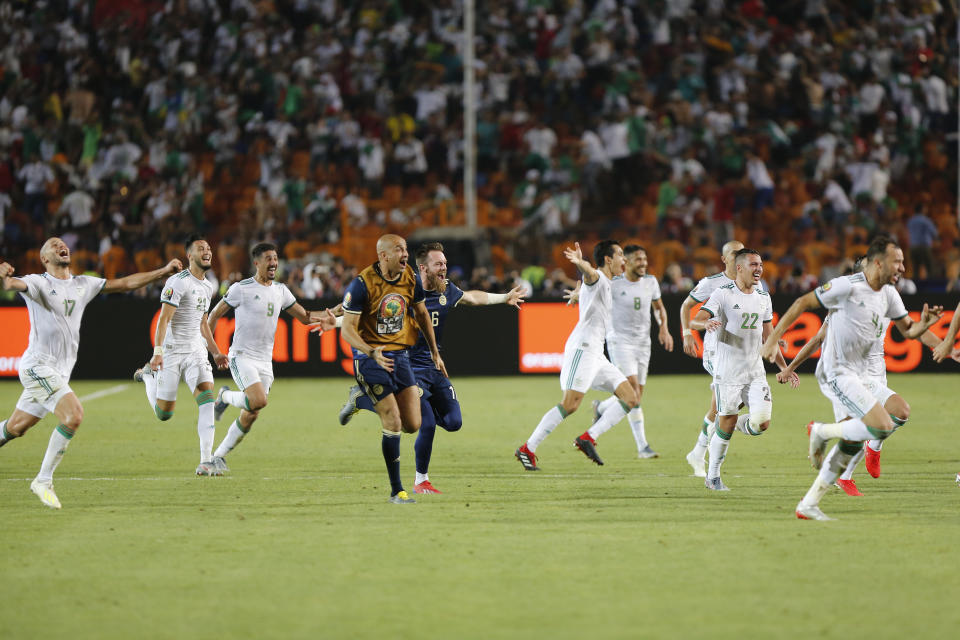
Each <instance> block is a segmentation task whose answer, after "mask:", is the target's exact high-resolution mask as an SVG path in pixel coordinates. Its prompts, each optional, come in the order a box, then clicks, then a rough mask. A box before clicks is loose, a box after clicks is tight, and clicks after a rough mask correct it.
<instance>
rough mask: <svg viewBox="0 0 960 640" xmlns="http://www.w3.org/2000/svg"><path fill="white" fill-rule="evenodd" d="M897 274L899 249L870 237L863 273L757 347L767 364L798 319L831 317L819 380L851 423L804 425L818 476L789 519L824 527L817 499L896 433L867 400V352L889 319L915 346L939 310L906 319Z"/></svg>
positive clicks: (799, 305)
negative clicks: (874, 443)
mask: <svg viewBox="0 0 960 640" xmlns="http://www.w3.org/2000/svg"><path fill="white" fill-rule="evenodd" d="M903 272H904V267H903V251H902V250H901V249H900V247H898V246H897V244H896V243H895V242H894V241H893V240H891V239H890V238H888V237H883V236H881V237H878V238H875V239H874V240H873V241H872V242H871V243H870V247H869V248H868V249H867V257H866V266H865V267H864V270H863V272H862V273H855V274H853V275H849V276H840V277H838V278H834V279H833V280H831V281H829V282H827V283H826V284H824V285H822V286H820V287H818V288H817V289H815V290H814V291H811V292H809V293H807V294H804V295H803V296H801V297H800V298H798V299H797V300H796V301H795V302H794V303H793V304H792V305H790V309H789V310H787V313H786V314H784V316H783V318H782V319H781V321H780V324H779V325H778V326H777V328H776V329H775V330H774V331H773V333H771V334H770V336H769V337H768V338H767V340H766V342H765V343H764V345H763V356H764V357H765V358H767V359H770V358H773V357H774V356H775V355H777V354H779V351H780V350H779V346H778V345H777V340H779V339H780V337H781V336H782V335H783V333H784V332H786V330H787V329H788V328H789V327H790V325H792V324H793V323H794V322H796V320H797V318H799V317H800V314H801V313H803V312H804V311H809V310H812V309H815V308H817V307H818V306H822V307H825V308H826V309H828V310H830V311H833V317H832V318H831V319H830V329H829V330H828V331H827V334H826V338H825V339H824V345H823V353H822V355H821V356H820V359H821V361H822V362H823V379H824V380H825V381H826V386H827V388H828V390H829V398H830V400H831V402H834V403H838V404H842V405H843V406H844V407H845V408H846V413H847V415H849V416H850V419H849V420H843V421H838V422H832V423H821V422H810V423H809V424H808V425H807V433H808V437H809V445H808V455H809V457H810V461H811V463H812V464H813V466H814V468H815V469H817V470H818V471H819V473H818V474H817V477H816V479H815V480H814V481H813V485H812V486H811V487H810V490H809V491H807V493H806V495H805V496H804V497H803V499H801V500H800V502H799V504H797V509H796V516H797V517H798V518H800V519H803V520H831V519H832V518H830V517H828V516H827V515H826V514H824V513H823V511H821V510H820V500H821V499H822V498H823V496H824V495H826V494H827V492H828V491H829V490H830V487H831V486H832V485H833V483H834V482H835V481H836V480H837V478H838V477H839V476H840V474H841V473H842V472H843V470H844V469H846V468H847V465H848V464H849V463H850V460H851V458H853V456H854V455H856V453H857V452H858V451H859V450H860V449H861V448H862V447H863V443H864V442H866V441H868V440H884V439H886V438H887V437H888V436H889V435H890V434H891V433H893V430H894V429H895V427H896V425H895V423H894V421H893V419H892V418H891V417H890V414H889V413H888V412H887V411H886V410H885V409H884V407H883V405H882V404H880V402H878V401H877V398H876V397H875V396H874V394H873V393H871V391H870V389H869V386H868V385H869V381H868V380H867V378H866V373H867V372H868V368H869V365H868V358H869V356H870V353H871V352H872V351H873V350H874V349H875V343H876V342H877V341H878V340H883V339H884V331H883V329H884V323H883V318H890V319H891V320H892V321H893V323H894V324H895V325H896V326H897V329H899V330H900V333H901V334H903V336H904V337H905V338H911V339H915V338H919V337H920V336H921V335H922V334H923V333H924V332H925V331H926V329H927V328H928V327H929V326H930V325H931V324H932V323H933V322H934V321H935V318H938V317H939V316H940V315H941V314H942V309H940V308H938V307H934V308H932V309H931V308H928V307H927V305H924V308H923V314H922V316H921V321H920V322H916V323H915V322H913V320H911V318H910V316H908V315H907V310H906V308H905V307H904V306H903V300H901V299H900V294H899V293H898V292H897V290H896V288H895V287H894V286H893V285H894V284H896V282H897V280H898V279H899V278H900V274H902V273H903ZM833 438H840V439H841V442H840V443H839V445H838V446H836V447H834V448H833V449H832V450H831V451H830V455H829V456H827V457H826V459H824V452H825V450H826V444H827V442H828V441H829V440H831V439H833Z"/></svg>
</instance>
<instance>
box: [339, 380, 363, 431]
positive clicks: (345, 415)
mask: <svg viewBox="0 0 960 640" xmlns="http://www.w3.org/2000/svg"><path fill="white" fill-rule="evenodd" d="M361 395H363V391H362V390H361V389H360V386H359V385H356V384H355V385H353V386H352V387H350V395H349V396H348V397H347V401H346V402H344V403H343V406H342V407H340V413H339V415H338V416H337V418H338V419H339V420H340V424H341V425H346V424H347V423H348V422H350V419H351V418H352V417H353V416H354V415H356V413H357V411H360V409H358V408H357V398H359V397H360V396H361Z"/></svg>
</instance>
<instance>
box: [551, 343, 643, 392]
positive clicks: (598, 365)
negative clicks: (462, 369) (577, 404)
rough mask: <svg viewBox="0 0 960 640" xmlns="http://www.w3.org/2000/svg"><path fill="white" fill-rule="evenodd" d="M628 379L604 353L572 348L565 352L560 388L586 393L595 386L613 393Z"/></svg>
mask: <svg viewBox="0 0 960 640" xmlns="http://www.w3.org/2000/svg"><path fill="white" fill-rule="evenodd" d="M626 381H627V377H626V376H624V375H623V372H622V371H620V369H617V368H616V367H615V366H613V364H612V363H611V362H610V361H609V360H607V359H606V358H604V357H603V354H602V353H597V352H595V351H584V350H583V349H571V350H569V351H564V353H563V367H561V369H560V388H561V389H562V390H564V391H567V390H571V391H579V392H580V393H586V392H587V391H588V390H589V389H590V388H593V389H599V390H601V391H608V392H610V393H613V392H614V391H616V389H617V387H619V386H620V385H621V384H623V383H624V382H626Z"/></svg>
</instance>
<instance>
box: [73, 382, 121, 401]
mask: <svg viewBox="0 0 960 640" xmlns="http://www.w3.org/2000/svg"><path fill="white" fill-rule="evenodd" d="M129 386H130V385H129V384H118V385H117V386H115V387H107V388H106V389H101V390H100V391H94V392H93V393H88V394H87V395H85V396H83V397H82V398H80V402H88V401H90V400H96V399H97V398H104V397H106V396H112V395H114V394H116V393H120V392H122V391H126V390H127V387H129Z"/></svg>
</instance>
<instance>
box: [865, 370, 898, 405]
mask: <svg viewBox="0 0 960 640" xmlns="http://www.w3.org/2000/svg"><path fill="white" fill-rule="evenodd" d="M863 385H864V386H865V387H866V388H867V391H869V392H870V393H872V394H873V397H874V398H876V399H877V402H879V403H880V406H881V407H883V406H886V404H887V400H889V399H890V396H892V395H894V394H896V393H897V392H896V391H894V390H893V389H891V388H890V387H888V386H887V376H879V377H870V378H865V379H864V380H863Z"/></svg>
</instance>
